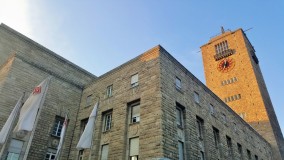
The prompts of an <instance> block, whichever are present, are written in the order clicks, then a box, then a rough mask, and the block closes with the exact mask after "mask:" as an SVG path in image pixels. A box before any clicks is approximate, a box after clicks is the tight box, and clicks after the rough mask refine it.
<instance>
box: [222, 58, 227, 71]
mask: <svg viewBox="0 0 284 160" xmlns="http://www.w3.org/2000/svg"><path fill="white" fill-rule="evenodd" d="M226 66H227V59H225V62H224V65H223V69H225V68H226Z"/></svg>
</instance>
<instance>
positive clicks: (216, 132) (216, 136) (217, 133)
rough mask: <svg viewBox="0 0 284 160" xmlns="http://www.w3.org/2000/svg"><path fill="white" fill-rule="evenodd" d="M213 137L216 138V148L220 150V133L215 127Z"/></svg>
mask: <svg viewBox="0 0 284 160" xmlns="http://www.w3.org/2000/svg"><path fill="white" fill-rule="evenodd" d="M213 136H214V144H215V148H217V149H219V148H220V131H219V130H218V129H217V128H215V127H213Z"/></svg>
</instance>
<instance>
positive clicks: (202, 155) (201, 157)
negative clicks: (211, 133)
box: [199, 151, 205, 160]
mask: <svg viewBox="0 0 284 160" xmlns="http://www.w3.org/2000/svg"><path fill="white" fill-rule="evenodd" d="M199 159H200V160H205V156H204V152H203V151H200V152H199Z"/></svg>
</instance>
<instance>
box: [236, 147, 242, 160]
mask: <svg viewBox="0 0 284 160" xmlns="http://www.w3.org/2000/svg"><path fill="white" fill-rule="evenodd" d="M237 146H238V152H239V155H240V159H241V160H242V159H243V148H242V145H241V144H239V143H237Z"/></svg>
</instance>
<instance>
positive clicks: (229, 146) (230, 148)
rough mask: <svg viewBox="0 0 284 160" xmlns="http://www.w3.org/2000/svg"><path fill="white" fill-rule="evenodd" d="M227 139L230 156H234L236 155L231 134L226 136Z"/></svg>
mask: <svg viewBox="0 0 284 160" xmlns="http://www.w3.org/2000/svg"><path fill="white" fill-rule="evenodd" d="M226 140H227V147H228V153H229V157H231V158H233V157H234V156H233V146H232V139H231V138H230V137H229V136H226Z"/></svg>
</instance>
